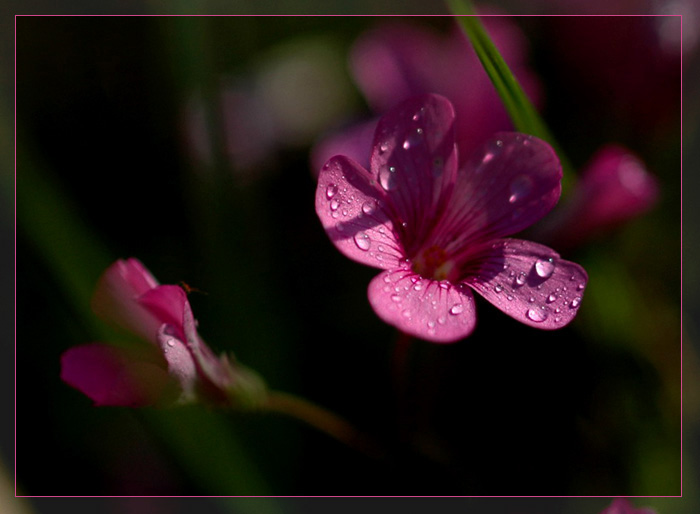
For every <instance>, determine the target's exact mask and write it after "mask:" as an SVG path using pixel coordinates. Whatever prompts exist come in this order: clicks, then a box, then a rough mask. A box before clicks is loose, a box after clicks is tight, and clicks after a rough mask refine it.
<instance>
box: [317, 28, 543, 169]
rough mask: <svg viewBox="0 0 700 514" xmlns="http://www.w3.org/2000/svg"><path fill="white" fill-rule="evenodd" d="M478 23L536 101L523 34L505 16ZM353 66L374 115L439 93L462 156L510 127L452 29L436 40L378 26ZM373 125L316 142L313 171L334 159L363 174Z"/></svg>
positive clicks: (422, 31)
mask: <svg viewBox="0 0 700 514" xmlns="http://www.w3.org/2000/svg"><path fill="white" fill-rule="evenodd" d="M482 21H483V23H484V25H485V27H486V29H487V30H488V32H489V34H490V35H491V37H492V39H493V41H494V43H495V44H496V46H497V47H498V48H499V50H500V52H501V53H502V55H503V57H504V59H505V60H506V62H507V63H508V65H509V66H510V69H511V70H512V71H513V73H514V74H515V75H516V76H517V77H518V80H519V81H520V83H521V84H522V85H523V88H524V89H525V91H526V92H527V93H528V94H529V95H530V97H531V99H532V100H533V101H537V99H538V98H539V87H538V82H537V80H536V79H535V77H534V75H533V74H532V73H531V72H530V71H529V70H528V69H527V68H526V66H525V60H526V48H527V42H526V40H525V38H524V37H523V35H522V34H521V33H520V31H519V30H518V29H517V28H516V27H515V26H514V25H513V24H512V22H511V21H510V20H509V19H508V18H507V17H500V16H493V17H485V18H483V19H482ZM350 67H351V71H352V74H353V77H354V78H355V81H356V83H357V84H358V86H359V88H360V90H361V91H362V93H363V94H364V96H365V98H366V99H367V103H368V104H369V106H370V107H371V108H372V110H373V111H374V112H375V113H376V114H377V115H381V114H382V113H384V112H385V111H386V110H388V109H390V108H392V107H394V106H396V105H398V104H399V103H400V102H401V101H403V100H406V99H408V98H410V97H413V96H417V95H421V94H427V93H437V94H440V95H443V96H445V97H447V98H448V99H449V100H450V101H451V102H452V104H453V105H454V108H455V111H456V113H457V120H456V121H455V136H456V140H457V145H458V147H459V152H460V155H462V156H468V155H470V154H471V153H472V152H473V151H474V150H476V149H477V148H479V147H480V146H481V144H482V143H484V141H486V139H487V138H489V137H490V136H491V135H492V134H493V133H494V132H496V131H498V130H507V129H510V128H512V123H511V122H510V120H509V118H508V115H507V113H506V111H505V109H504V107H503V105H502V103H501V101H500V99H499V97H498V94H497V93H496V91H495V89H494V88H493V85H492V84H491V82H490V80H489V78H488V76H487V75H486V73H485V72H484V70H483V67H482V65H481V63H480V62H479V59H478V57H477V56H476V54H475V53H474V50H473V48H472V47H471V45H470V43H469V41H468V40H467V38H466V36H465V35H464V33H463V32H462V31H461V30H459V29H458V28H457V27H456V26H455V27H454V28H453V29H452V31H451V32H450V34H449V35H447V36H441V35H438V34H435V33H433V32H431V31H429V30H428V29H426V28H419V27H417V26H413V25H409V24H406V23H383V24H381V25H378V26H377V27H376V28H374V29H373V30H370V31H368V32H367V33H365V34H364V35H362V36H361V37H360V38H359V39H358V40H357V41H356V43H355V44H354V46H353V48H352V50H351V54H350ZM366 123H367V122H366ZM376 123H377V120H376V119H374V120H373V121H371V122H369V128H367V127H364V128H363V127H362V126H360V127H359V128H358V127H350V128H349V129H347V131H343V132H341V133H336V134H332V135H330V136H328V137H327V138H326V139H324V140H322V141H320V142H319V143H318V145H317V146H316V147H315V148H314V149H313V150H312V155H311V161H312V167H313V169H314V172H316V171H317V170H318V169H320V168H321V166H322V165H323V164H324V163H325V162H326V161H327V160H328V159H329V158H330V157H332V156H333V155H338V154H341V155H347V156H348V157H350V158H352V159H354V160H355V161H357V162H358V163H360V164H362V165H363V166H365V167H368V166H369V162H368V161H367V158H368V155H369V150H370V148H371V145H372V134H373V132H374V127H376ZM360 136H364V137H360Z"/></svg>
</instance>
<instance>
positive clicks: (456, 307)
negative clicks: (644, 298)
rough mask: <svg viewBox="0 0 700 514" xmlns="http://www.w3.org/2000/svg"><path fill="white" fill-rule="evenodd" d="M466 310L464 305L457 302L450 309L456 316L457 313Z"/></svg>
mask: <svg viewBox="0 0 700 514" xmlns="http://www.w3.org/2000/svg"><path fill="white" fill-rule="evenodd" d="M463 312H464V305H462V304H461V303H457V304H455V305H453V306H452V308H451V309H450V314H452V315H454V316H456V315H457V314H462V313H463Z"/></svg>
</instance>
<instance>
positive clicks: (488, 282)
mask: <svg viewBox="0 0 700 514" xmlns="http://www.w3.org/2000/svg"><path fill="white" fill-rule="evenodd" d="M472 259H473V260H472V262H471V264H470V270H469V276H468V277H467V278H466V279H465V280H464V283H465V284H468V285H469V286H471V287H473V288H474V290H475V291H476V292H478V293H479V294H480V295H482V296H483V297H484V298H486V299H487V300H488V301H489V302H491V303H492V304H493V305H495V306H496V307H498V308H499V309H500V310H502V311H503V312H505V313H506V314H508V315H509V316H511V317H513V318H515V319H517V320H518V321H520V322H522V323H525V324H526V325H530V326H532V327H536V328H540V329H545V330H554V329H557V328H561V327H563V326H564V325H566V324H567V323H569V322H570V321H571V320H572V319H574V317H575V316H576V313H577V312H578V308H579V306H580V305H581V300H582V298H583V293H584V289H585V287H586V283H587V281H588V275H586V272H585V271H584V270H583V268H582V267H581V266H579V265H578V264H575V263H573V262H570V261H566V260H563V259H561V258H560V257H559V254H557V253H556V252H555V251H554V250H552V249H550V248H548V247H546V246H543V245H540V244H537V243H533V242H530V241H522V240H519V239H501V240H499V241H496V242H493V243H492V244H490V245H488V246H484V247H483V248H482V249H481V250H480V251H477V252H475V254H473V256H472ZM471 267H473V269H472V268H471Z"/></svg>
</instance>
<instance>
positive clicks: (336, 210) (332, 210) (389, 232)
mask: <svg viewBox="0 0 700 514" xmlns="http://www.w3.org/2000/svg"><path fill="white" fill-rule="evenodd" d="M316 213H317V214H318V217H319V218H320V220H321V223H322V224H323V228H325V229H326V233H327V234H328V236H329V237H330V238H331V241H333V243H334V244H335V246H336V247H337V248H338V249H339V250H340V251H341V252H342V253H343V254H345V255H346V256H347V257H350V258H351V259H354V260H356V261H358V262H361V263H362V264H367V265H368V266H373V267H376V268H392V267H396V266H397V265H398V263H399V262H400V260H401V259H402V256H403V250H402V248H401V246H400V244H399V242H398V240H397V237H396V235H395V233H394V226H393V224H392V222H391V220H390V218H389V212H388V208H387V204H386V197H385V194H384V192H383V191H381V190H379V189H378V186H377V184H376V181H375V180H374V178H373V177H372V176H371V175H370V173H369V172H368V171H367V170H365V169H363V168H362V167H361V166H360V165H358V164H357V163H356V162H354V161H352V160H350V159H348V158H346V157H344V156H337V157H334V158H332V159H331V160H330V161H328V162H327V163H326V165H325V166H324V167H323V168H322V169H321V173H320V174H319V177H318V187H317V189H316Z"/></svg>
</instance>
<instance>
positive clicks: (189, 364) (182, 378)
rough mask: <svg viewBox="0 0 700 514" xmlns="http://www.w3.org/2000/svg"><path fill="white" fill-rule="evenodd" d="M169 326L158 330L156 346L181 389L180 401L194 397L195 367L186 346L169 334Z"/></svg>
mask: <svg viewBox="0 0 700 514" xmlns="http://www.w3.org/2000/svg"><path fill="white" fill-rule="evenodd" d="M169 329H170V325H162V326H161V327H160V329H159V330H158V345H159V346H160V348H161V350H162V351H163V356H164V357H165V360H166V361H167V363H168V372H169V373H170V376H172V377H173V378H175V379H176V380H177V381H178V382H179V384H180V387H181V388H182V396H181V397H180V399H181V400H188V399H192V398H193V397H194V388H195V385H196V381H197V367H196V365H195V362H194V359H193V358H192V354H191V353H190V350H189V349H188V347H187V345H186V344H185V343H183V342H182V341H181V340H180V339H178V338H177V337H176V336H174V335H172V334H170V333H169Z"/></svg>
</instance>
